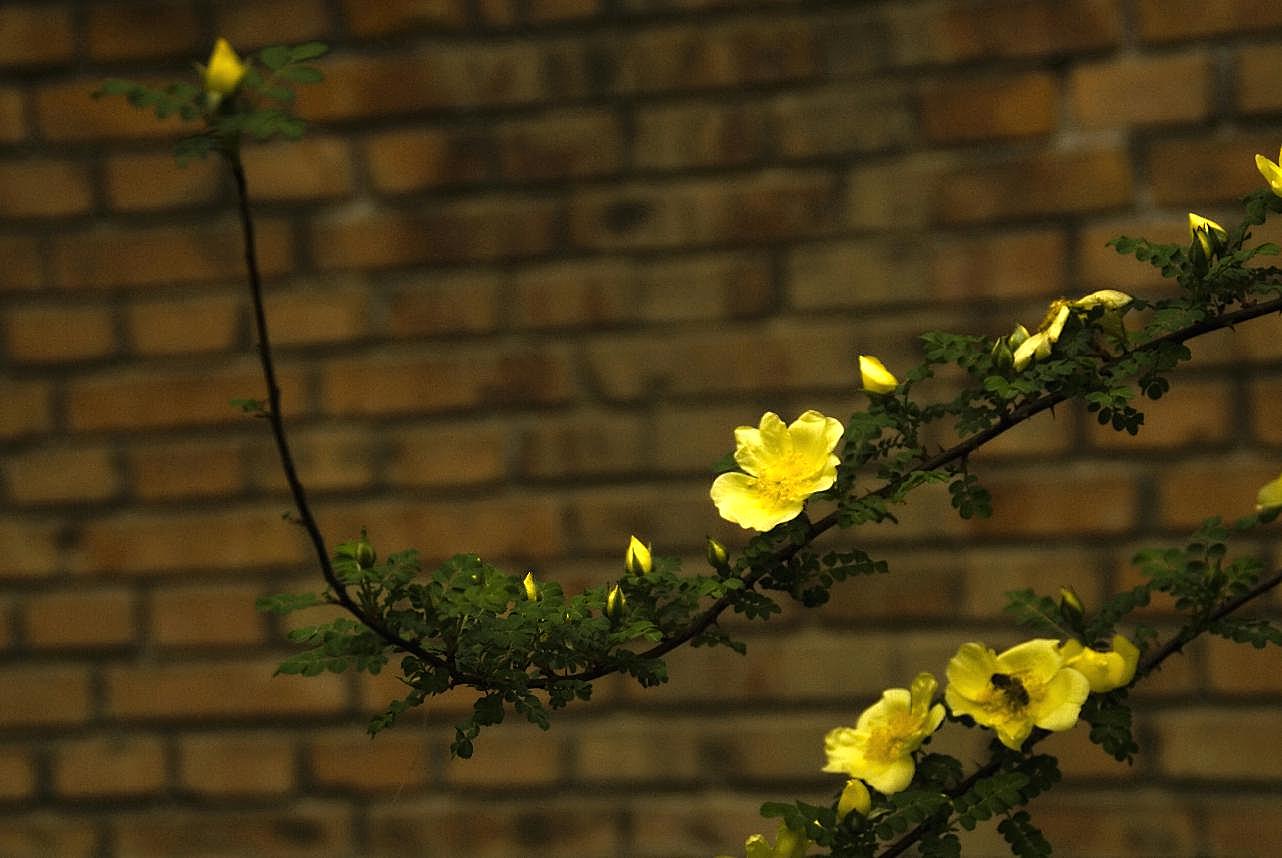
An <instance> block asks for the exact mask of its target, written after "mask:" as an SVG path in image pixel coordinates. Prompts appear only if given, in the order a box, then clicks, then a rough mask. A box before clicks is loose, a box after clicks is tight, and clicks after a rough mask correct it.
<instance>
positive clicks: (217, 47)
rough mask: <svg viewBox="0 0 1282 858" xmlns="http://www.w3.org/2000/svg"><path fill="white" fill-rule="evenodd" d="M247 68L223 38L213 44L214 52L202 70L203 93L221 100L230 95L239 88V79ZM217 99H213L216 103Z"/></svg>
mask: <svg viewBox="0 0 1282 858" xmlns="http://www.w3.org/2000/svg"><path fill="white" fill-rule="evenodd" d="M248 70H249V67H248V66H246V65H245V64H244V63H242V62H241V61H240V57H238V56H236V51H235V50H234V49H233V48H232V46H231V44H230V43H229V42H228V41H227V40H226V39H224V38H221V37H220V38H219V39H218V41H216V42H214V50H213V51H212V52H211V53H210V55H209V65H207V66H206V67H205V69H204V74H203V77H204V83H205V91H206V92H208V93H210V94H212V95H215V96H217V97H218V98H221V97H222V96H224V95H231V94H232V93H233V92H235V91H236V87H238V86H240V81H241V78H243V77H244V76H245V72H247V71H248ZM216 100H217V99H215V101H216Z"/></svg>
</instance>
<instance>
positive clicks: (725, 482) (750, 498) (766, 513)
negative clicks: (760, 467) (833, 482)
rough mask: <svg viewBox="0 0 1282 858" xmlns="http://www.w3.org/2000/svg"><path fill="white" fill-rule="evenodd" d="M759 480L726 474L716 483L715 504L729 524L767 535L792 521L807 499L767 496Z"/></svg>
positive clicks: (713, 492) (713, 493)
mask: <svg viewBox="0 0 1282 858" xmlns="http://www.w3.org/2000/svg"><path fill="white" fill-rule="evenodd" d="M758 482H759V481H758V479H757V478H756V477H753V476H749V475H748V474H739V473H734V472H731V473H729V474H722V475H721V476H719V477H717V478H716V479H715V480H713V482H712V492H711V495H712V502H713V504H715V505H716V507H717V512H718V513H720V515H721V517H722V518H724V519H725V520H726V521H730V522H734V523H735V524H737V525H739V526H740V527H743V528H747V529H749V530H759V531H761V532H763V533H764V532H765V531H767V530H770V529H771V528H772V527H774V526H776V525H778V524H782V523H783V522H785V521H792V520H793V519H794V518H796V517H797V516H799V515H801V510H802V509H804V508H805V499H804V498H784V497H771V496H769V495H763V494H762V493H761V492H758V491H757V485H758Z"/></svg>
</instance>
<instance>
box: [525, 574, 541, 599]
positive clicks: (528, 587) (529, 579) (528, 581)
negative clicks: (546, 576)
mask: <svg viewBox="0 0 1282 858" xmlns="http://www.w3.org/2000/svg"><path fill="white" fill-rule="evenodd" d="M521 584H522V585H524V587H525V598H527V599H529V600H530V601H531V602H537V601H538V600H539V598H540V597H541V596H542V595H543V594H542V593H540V592H539V585H538V582H536V581H535V580H534V573H533V572H526V573H525V580H523V581H522V582H521Z"/></svg>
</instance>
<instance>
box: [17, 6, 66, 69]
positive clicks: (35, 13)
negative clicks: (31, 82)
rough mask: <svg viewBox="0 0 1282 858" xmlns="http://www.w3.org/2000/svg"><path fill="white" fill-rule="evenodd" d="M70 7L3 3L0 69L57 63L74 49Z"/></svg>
mask: <svg viewBox="0 0 1282 858" xmlns="http://www.w3.org/2000/svg"><path fill="white" fill-rule="evenodd" d="M73 27H74V25H73V22H72V18H71V9H70V8H68V7H65V6H49V5H48V4H44V3H41V4H35V3H15V4H5V7H4V8H3V9H0V68H3V67H5V66H26V65H39V64H48V63H57V62H61V61H64V60H68V59H70V58H71V56H72V54H73V53H74V52H75V44H76V42H75V32H74V29H73Z"/></svg>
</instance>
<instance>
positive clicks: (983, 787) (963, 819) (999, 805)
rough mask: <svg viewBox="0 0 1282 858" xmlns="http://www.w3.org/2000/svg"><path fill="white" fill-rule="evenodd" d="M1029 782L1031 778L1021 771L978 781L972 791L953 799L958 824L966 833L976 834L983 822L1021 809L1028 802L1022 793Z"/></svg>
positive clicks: (1004, 773)
mask: <svg viewBox="0 0 1282 858" xmlns="http://www.w3.org/2000/svg"><path fill="white" fill-rule="evenodd" d="M1028 783H1029V779H1028V776H1027V775H1025V774H1024V773H1022V772H999V773H997V774H995V775H993V776H992V777H989V778H984V779H982V780H980V781H977V782H976V783H975V785H974V786H972V787H971V788H970V789H969V790H967V791H966V792H964V793H962V794H961V795H960V796H958V797H957V798H955V799H953V809H954V810H955V811H956V813H957V824H958V825H960V826H961V827H962V828H964V829H966V830H967V831H973V830H974V829H975V826H976V825H977V824H978V823H979V822H980V821H981V820H985V819H991V818H992V817H993V816H994V815H996V814H1001V813H1005V812H1006V811H1008V810H1010V809H1011V808H1013V807H1018V806H1019V805H1021V804H1023V803H1024V801H1025V798H1024V792H1023V790H1024V788H1025V787H1027V786H1028Z"/></svg>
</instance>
